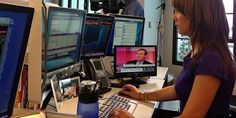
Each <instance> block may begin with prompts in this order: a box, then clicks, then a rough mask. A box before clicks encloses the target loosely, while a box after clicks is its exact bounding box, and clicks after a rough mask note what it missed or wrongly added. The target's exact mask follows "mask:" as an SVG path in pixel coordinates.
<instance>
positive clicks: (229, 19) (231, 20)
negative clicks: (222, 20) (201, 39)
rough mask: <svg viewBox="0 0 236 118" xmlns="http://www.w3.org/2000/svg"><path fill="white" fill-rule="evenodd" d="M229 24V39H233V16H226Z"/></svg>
mask: <svg viewBox="0 0 236 118" xmlns="http://www.w3.org/2000/svg"><path fill="white" fill-rule="evenodd" d="M226 17H227V20H228V24H229V39H232V37H233V14H227V15H226Z"/></svg>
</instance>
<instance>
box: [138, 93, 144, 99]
mask: <svg viewBox="0 0 236 118" xmlns="http://www.w3.org/2000/svg"><path fill="white" fill-rule="evenodd" d="M142 93H143V91H140V92H139V95H138V96H139V100H142V98H141V94H142Z"/></svg>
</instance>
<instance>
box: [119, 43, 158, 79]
mask: <svg viewBox="0 0 236 118" xmlns="http://www.w3.org/2000/svg"><path fill="white" fill-rule="evenodd" d="M156 70H157V48H156V46H115V57H114V75H115V76H116V77H143V76H155V75H156Z"/></svg>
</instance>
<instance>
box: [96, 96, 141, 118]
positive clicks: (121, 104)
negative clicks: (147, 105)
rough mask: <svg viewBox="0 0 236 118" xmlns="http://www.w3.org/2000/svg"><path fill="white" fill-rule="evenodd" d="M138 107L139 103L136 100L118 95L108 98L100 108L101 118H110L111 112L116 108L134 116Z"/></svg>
mask: <svg viewBox="0 0 236 118" xmlns="http://www.w3.org/2000/svg"><path fill="white" fill-rule="evenodd" d="M137 105H138V102H137V101H135V100H131V99H128V98H124V97H121V96H118V94H114V95H112V96H110V97H109V98H107V99H106V101H105V102H104V103H103V104H102V105H101V107H100V108H99V118H108V116H109V114H110V112H111V111H112V110H113V109H115V108H118V109H124V110H127V111H128V112H130V113H131V114H133V113H134V111H135V109H136V107H137Z"/></svg>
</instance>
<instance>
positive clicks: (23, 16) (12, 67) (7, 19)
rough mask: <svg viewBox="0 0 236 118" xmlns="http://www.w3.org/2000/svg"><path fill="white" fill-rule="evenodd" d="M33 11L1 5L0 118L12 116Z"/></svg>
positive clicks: (26, 8)
mask: <svg viewBox="0 0 236 118" xmlns="http://www.w3.org/2000/svg"><path fill="white" fill-rule="evenodd" d="M33 13H34V9H33V8H28V7H21V6H14V5H9V4H3V3H0V60H1V61H0V117H1V118H8V117H10V116H11V114H12V110H13V106H14V103H15V102H14V101H15V96H16V91H17V87H18V82H19V78H20V73H21V69H22V64H23V60H24V56H25V51H26V47H27V42H28V37H29V33H30V28H31V23H32V18H33Z"/></svg>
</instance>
